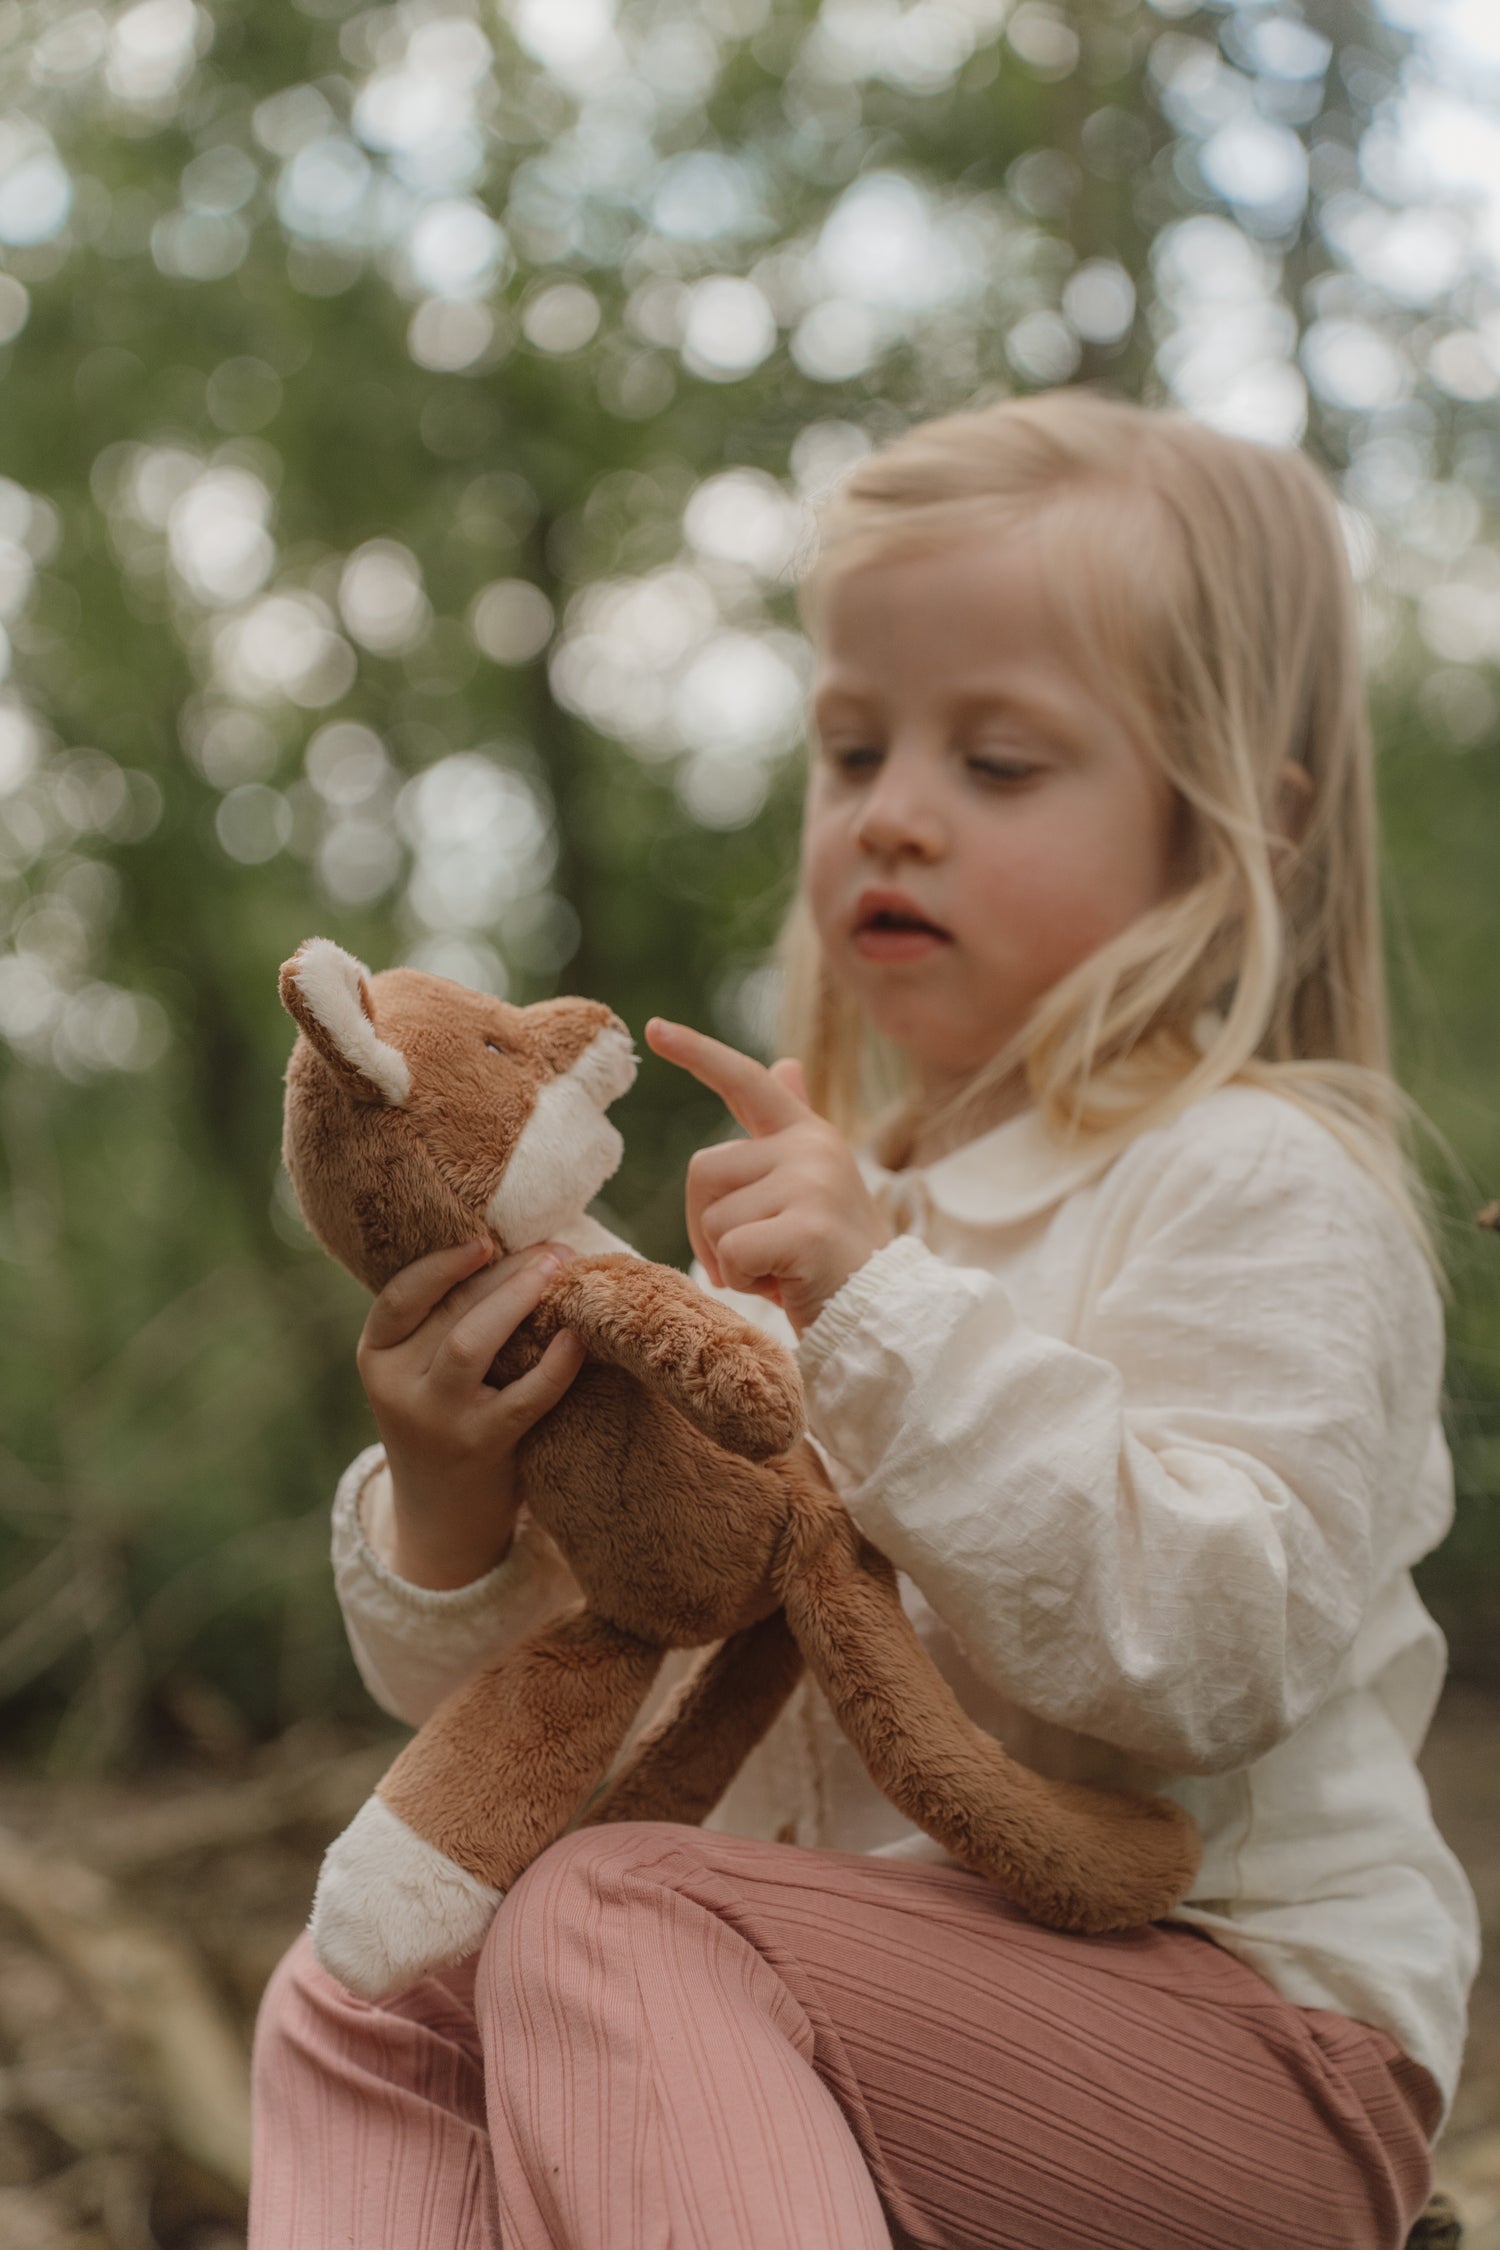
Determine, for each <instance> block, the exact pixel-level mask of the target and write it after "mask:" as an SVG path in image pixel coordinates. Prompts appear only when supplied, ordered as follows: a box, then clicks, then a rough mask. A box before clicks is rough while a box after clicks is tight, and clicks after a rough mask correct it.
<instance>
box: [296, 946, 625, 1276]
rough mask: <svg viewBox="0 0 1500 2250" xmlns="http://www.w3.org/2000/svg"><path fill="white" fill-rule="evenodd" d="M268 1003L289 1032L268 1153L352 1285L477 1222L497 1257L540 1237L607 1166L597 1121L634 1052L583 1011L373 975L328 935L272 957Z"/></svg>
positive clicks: (567, 1004) (580, 1202)
mask: <svg viewBox="0 0 1500 2250" xmlns="http://www.w3.org/2000/svg"><path fill="white" fill-rule="evenodd" d="M377 994H378V1001H377ZM281 997H282V1000H283V1002H284V1004H285V1006H286V1007H287V1009H288V1010H289V1011H290V1013H291V1014H292V1016H293V1017H295V1019H296V1021H297V1024H298V1026H299V1027H300V1029H301V1032H302V1035H303V1036H302V1038H301V1039H299V1040H298V1042H297V1045H296V1047H295V1048H294V1049H293V1052H292V1060H291V1064H290V1067H289V1069H288V1072H287V1104H286V1131H285V1137H284V1141H283V1148H282V1155H283V1158H284V1161H285V1163H286V1168H287V1171H288V1173H289V1174H290V1175H291V1180H292V1184H293V1186H294V1187H295V1188H296V1191H297V1200H298V1202H299V1203H300V1204H301V1206H302V1212H303V1216H304V1217H305V1218H306V1220H307V1223H308V1225H309V1226H310V1227H311V1229H312V1231H313V1233H314V1234H315V1235H316V1236H317V1238H318V1240H319V1241H320V1242H321V1243H322V1244H323V1247H324V1248H325V1249H326V1250H329V1251H331V1252H332V1253H333V1255H334V1257H335V1258H337V1259H338V1260H339V1262H340V1264H341V1265H345V1266H347V1267H348V1268H349V1271H350V1272H351V1273H352V1274H355V1275H356V1276H357V1277H358V1278H359V1280H361V1281H363V1282H364V1283H366V1285H367V1286H368V1287H369V1288H371V1289H381V1288H383V1287H384V1286H385V1284H386V1282H387V1281H389V1280H390V1278H391V1276H392V1274H394V1273H397V1272H399V1271H400V1269H401V1267H402V1266H405V1265H409V1264H410V1263H411V1262H412V1260H413V1259H414V1258H419V1257H422V1256H424V1255H425V1253H426V1252H427V1251H429V1250H439V1249H443V1248H446V1247H447V1246H448V1245H449V1244H450V1243H457V1242H463V1241H465V1240H466V1239H467V1238H468V1237H469V1236H470V1235H472V1234H473V1233H474V1232H475V1229H476V1224H477V1225H479V1226H480V1227H483V1228H487V1229H488V1231H489V1232H490V1233H491V1234H493V1235H494V1237H495V1240H496V1241H497V1242H498V1243H499V1244H500V1246H501V1248H502V1249H505V1250H524V1249H525V1248H526V1247H527V1245H528V1244H529V1243H533V1242H541V1241H544V1240H546V1239H547V1237H548V1236H550V1235H555V1234H557V1233H558V1230H559V1229H562V1228H566V1226H567V1225H568V1224H569V1223H570V1221H572V1220H574V1219H576V1218H577V1217H578V1216H579V1215H581V1213H582V1212H583V1209H584V1206H585V1205H586V1204H587V1203H588V1202H589V1201H590V1200H591V1199H592V1197H594V1196H595V1195H597V1194H598V1192H599V1190H600V1188H601V1187H603V1185H604V1183H605V1181H606V1180H607V1179H609V1178H610V1177H611V1176H612V1175H613V1173H614V1171H615V1170H616V1168H617V1166H618V1164H619V1162H620V1158H621V1156H622V1155H623V1153H624V1143H623V1142H622V1141H621V1139H620V1136H619V1134H618V1133H617V1132H616V1130H615V1128H614V1126H613V1125H612V1124H611V1123H610V1121H609V1119H608V1118H607V1117H606V1115H605V1111H606V1109H607V1108H608V1106H609V1104H610V1103H611V1102H612V1101H614V1100H616V1099H617V1097H618V1096H619V1095H621V1094H623V1093H625V1092H626V1091H627V1090H628V1088H629V1087H630V1086H631V1085H632V1083H633V1082H634V1079H635V1069H636V1065H635V1054H634V1050H633V1049H632V1047H631V1043H630V1034H629V1032H628V1031H627V1030H626V1029H625V1026H624V1024H622V1023H621V1021H620V1019H619V1017H618V1016H616V1015H612V1014H611V1012H610V1010H609V1009H608V1008H606V1007H604V1006H602V1005H601V1003H600V1002H598V1001H597V1000H546V1001H542V1002H541V1003H539V1004H538V1005H537V1006H535V1007H531V1008H513V1007H511V1006H510V1005H509V1004H508V1003H507V1002H506V1001H504V1000H496V999H493V998H491V996H490V995H489V994H488V993H484V992H471V991H469V990H468V989H467V988H466V987H465V986H463V985H458V984H454V983H452V982H451V981H450V980H449V979H448V978H446V977H434V976H426V975H424V974H423V973H422V971H421V970H420V969H387V970H385V971H384V972H383V973H382V974H381V975H380V976H377V977H372V976H371V975H370V973H369V971H368V970H367V969H365V968H364V967H363V965H362V964H361V963H360V962H358V961H356V960H355V959H354V958H353V956H352V955H351V954H348V953H346V952H345V951H344V950H343V948H342V947H341V946H337V945H334V944H332V943H331V942H330V940H329V939H327V938H310V939H309V940H308V942H307V944H306V945H304V946H303V948H302V950H301V951H300V952H299V953H298V954H297V956H296V958H295V959H294V960H291V961H288V962H287V964H286V966H285V967H284V968H283V970H282V972H281ZM377 1006H378V1017H379V1028H378V1029H377Z"/></svg>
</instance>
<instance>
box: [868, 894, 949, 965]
mask: <svg viewBox="0 0 1500 2250" xmlns="http://www.w3.org/2000/svg"><path fill="white" fill-rule="evenodd" d="M952 942H953V940H952V939H951V938H950V937H949V935H948V932H947V931H946V930H942V929H939V928H938V926H937V924H936V923H935V922H929V921H927V920H926V919H925V918H924V917H923V915H921V914H920V913H919V912H918V911H917V909H916V908H915V907H908V906H907V905H905V904H902V905H900V906H895V905H891V906H875V907H872V908H868V909H866V910H865V911H863V912H862V913H861V915H860V918H859V921H858V923H857V925H856V927H855V931H854V950H855V952H856V953H858V954H859V955H860V957H861V958H862V959H863V960H866V961H919V960H921V959H923V958H924V956H926V955H927V954H930V953H935V952H936V951H937V950H938V948H939V947H940V946H944V945H951V944H952Z"/></svg>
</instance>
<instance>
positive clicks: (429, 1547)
mask: <svg viewBox="0 0 1500 2250" xmlns="http://www.w3.org/2000/svg"><path fill="white" fill-rule="evenodd" d="M388 1489H389V1512H388V1514H386V1515H385V1517H384V1521H383V1523H382V1525H381V1530H382V1532H383V1534H384V1537H383V1540H382V1541H381V1543H379V1544H377V1542H376V1540H375V1539H374V1538H371V1544H372V1546H374V1547H375V1552H376V1553H377V1555H379V1557H380V1560H381V1561H382V1562H383V1563H385V1565H386V1567H387V1569H389V1570H391V1571H393V1572H394V1573H395V1575H396V1576H397V1577H398V1578H402V1579H404V1580H405V1581H406V1583H407V1584H408V1585H410V1586H421V1587H423V1588H425V1589H426V1590H427V1591H428V1592H431V1593H451V1592H453V1591H455V1590H456V1589H457V1588H458V1587H460V1586H471V1585H472V1584H473V1583H474V1581H475V1579H476V1578H483V1577H485V1576H487V1575H488V1573H489V1572H490V1571H492V1570H494V1569H495V1568H497V1566H498V1565H499V1564H500V1563H502V1562H504V1560H505V1558H506V1556H507V1555H508V1554H509V1553H510V1548H511V1541H512V1539H513V1538H514V1536H515V1528H516V1519H517V1517H518V1516H519V1514H520V1503H519V1501H514V1502H508V1501H507V1500H505V1499H504V1498H503V1497H502V1496H501V1495H499V1494H497V1493H496V1492H495V1490H494V1489H493V1485H492V1486H491V1488H490V1489H489V1490H488V1491H486V1492H485V1493H484V1494H483V1495H482V1496H476V1497H475V1498H467V1497H461V1496H459V1495H456V1494H455V1493H454V1492H453V1490H452V1489H451V1487H447V1488H442V1489H440V1490H438V1491H436V1492H429V1491H428V1490H426V1488H425V1487H420V1488H417V1489H414V1488H413V1487H412V1486H411V1484H410V1483H409V1482H405V1481H403V1480H402V1478H401V1477H400V1476H399V1475H398V1474H397V1472H396V1471H395V1470H392V1472H391V1474H390V1478H389V1488H388ZM366 1536H367V1537H370V1532H369V1531H367V1533H366ZM382 1549H384V1551H382Z"/></svg>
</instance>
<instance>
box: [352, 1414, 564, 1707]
mask: <svg viewBox="0 0 1500 2250" xmlns="http://www.w3.org/2000/svg"><path fill="white" fill-rule="evenodd" d="M383 1480H385V1453H384V1450H383V1448H382V1447H380V1446H378V1445H372V1446H369V1447H367V1448H366V1450H365V1451H364V1452H363V1453H361V1454H360V1455H359V1456H358V1458H357V1459H355V1460H354V1461H352V1462H351V1463H350V1465H349V1467H348V1468H347V1469H346V1470H345V1472H344V1474H343V1476H342V1477H341V1478H340V1479H339V1485H338V1490H337V1492H336V1494H335V1496H334V1503H333V1578H334V1587H335V1590H336V1592H337V1594H338V1600H339V1607H340V1609H341V1610H342V1611H343V1616H344V1626H345V1630H346V1631H347V1633H348V1635H349V1646H350V1649H351V1650H352V1652H353V1656H354V1661H355V1664H356V1665H357V1667H358V1669H359V1675H360V1678H361V1679H362V1680H363V1681H364V1683H365V1686H366V1687H367V1688H368V1689H369V1691H370V1693H371V1695H372V1696H373V1697H374V1698H375V1701H376V1702H377V1703H378V1704H379V1705H380V1707H381V1709H382V1710H383V1711H388V1712H389V1713H390V1715H391V1717H392V1718H393V1719H402V1720H404V1721H405V1722H406V1724H407V1725H408V1726H420V1725H421V1724H422V1722H423V1720H424V1719H426V1718H427V1717H428V1716H429V1715H430V1714H431V1713H432V1712H433V1711H435V1710H436V1709H437V1706H438V1705H439V1703H441V1702H442V1700H443V1698H444V1696H445V1695H447V1694H449V1693H450V1691H451V1690H452V1689H454V1688H456V1687H459V1686H461V1685H462V1684H463V1682H464V1681H465V1680H467V1679H470V1678H472V1676H473V1674H474V1673H475V1672H477V1671H478V1670H479V1669H480V1668H481V1666H483V1665H485V1664H489V1663H491V1662H493V1661H494V1659H495V1658H496V1657H499V1656H503V1655H504V1654H505V1652H506V1650H507V1649H509V1648H512V1647H514V1646H515V1644H516V1643H517V1642H519V1641H521V1640H524V1639H525V1637H526V1636H527V1634H528V1633H532V1632H534V1631H536V1629H537V1628H538V1627H539V1626H541V1625H544V1624H545V1623H546V1622H547V1621H548V1619H549V1618H551V1617H554V1616H555V1615H556V1614H557V1612H558V1611H559V1610H561V1609H563V1608H565V1607H566V1606H567V1604H568V1603H569V1602H570V1601H574V1600H576V1599H577V1598H578V1593H579V1589H578V1583H577V1580H576V1579H575V1578H574V1576H573V1574H572V1572H571V1571H570V1570H569V1568H568V1566H567V1564H566V1563H565V1562H564V1560H563V1558H562V1556H561V1554H560V1553H559V1552H558V1549H557V1547H556V1544H555V1543H554V1541H553V1540H552V1539H550V1538H549V1537H548V1535H547V1533H546V1532H544V1531H543V1530H542V1529H541V1527H540V1526H539V1525H538V1524H537V1523H535V1522H534V1521H533V1520H532V1518H531V1516H530V1514H529V1513H528V1512H527V1511H526V1510H525V1509H523V1510H522V1511H521V1515H520V1518H519V1520H518V1521H517V1524H516V1529H515V1536H514V1537H513V1539H512V1541H511V1544H510V1547H509V1549H508V1551H507V1553H506V1555H505V1557H504V1560H503V1561H501V1562H498V1563H497V1564H496V1565H495V1567H494V1569H493V1570H489V1571H486V1572H485V1574H484V1576H483V1577H482V1578H476V1579H475V1580H473V1582H472V1583H471V1584H470V1585H467V1586H457V1587H454V1588H452V1589H448V1590H442V1591H439V1590H436V1589H434V1588H431V1587H427V1586H413V1585H412V1584H410V1583H409V1582H408V1581H407V1580H406V1579H404V1578H399V1577H398V1576H397V1575H396V1573H395V1571H393V1570H392V1569H391V1568H390V1566H389V1564H388V1563H386V1562H385V1561H383V1560H382V1558H381V1555H380V1554H379V1553H378V1552H377V1542H376V1539H375V1538H372V1536H371V1532H372V1528H373V1527H372V1525H371V1504H372V1502H374V1503H378V1501H379V1499H380V1497H381V1482H382V1481H383Z"/></svg>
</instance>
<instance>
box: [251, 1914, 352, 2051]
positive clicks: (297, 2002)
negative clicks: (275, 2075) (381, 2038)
mask: <svg viewBox="0 0 1500 2250" xmlns="http://www.w3.org/2000/svg"><path fill="white" fill-rule="evenodd" d="M360 2005H361V2003H360V2002H359V2001H357V2000H355V1999H354V1998H353V1997H352V1995H351V1994H349V1993H347V1992H345V1990H344V1988H343V1986H342V1985H340V1984H337V1983H335V1981H334V1979H333V1978H332V1977H331V1976H330V1975H329V1974H328V1971H327V1970H326V1969H324V1968H322V1967H320V1965H319V1963H318V1960H317V1957H316V1955H315V1954H314V1952H313V1949H312V1940H311V1939H310V1938H309V1936H308V1934H307V1932H306V1930H304V1931H303V1932H302V1934H301V1935H300V1937H298V1938H297V1940H296V1942H295V1943H294V1944H293V1945H291V1946H290V1947H288V1949H287V1951H286V1952H285V1953H284V1954H283V1955H282V1957H281V1959H280V1960H279V1961H278V1962H277V1964H276V1966H275V1968H274V1969H273V1970H272V1971H271V1974H270V1977H269V1978H268V1980H267V1983H266V1989H265V1991H264V1992H263V1993H262V1994H261V2001H260V2008H259V2010H258V2012H257V2014H256V2018H255V2060H256V2067H257V2069H259V2068H261V2067H262V2066H263V2065H264V2064H267V2063H269V2062H273V2061H275V2060H277V2059H279V2058H280V2057H281V2056H282V2055H283V2054H284V2053H286V2052H288V2051H295V2052H305V2050H306V2047H307V2044H308V2037H309V2033H310V2031H311V2030H312V2029H313V2028H314V2027H315V2026H318V2025H328V2026H330V2027H331V2026H332V2025H333V2023H334V2022H335V2021H336V2020H337V2019H338V2018H339V2017H341V2016H342V2015H344V2014H345V2013H346V2012H350V2011H353V2010H355V2009H357V2008H359V2007H360Z"/></svg>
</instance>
